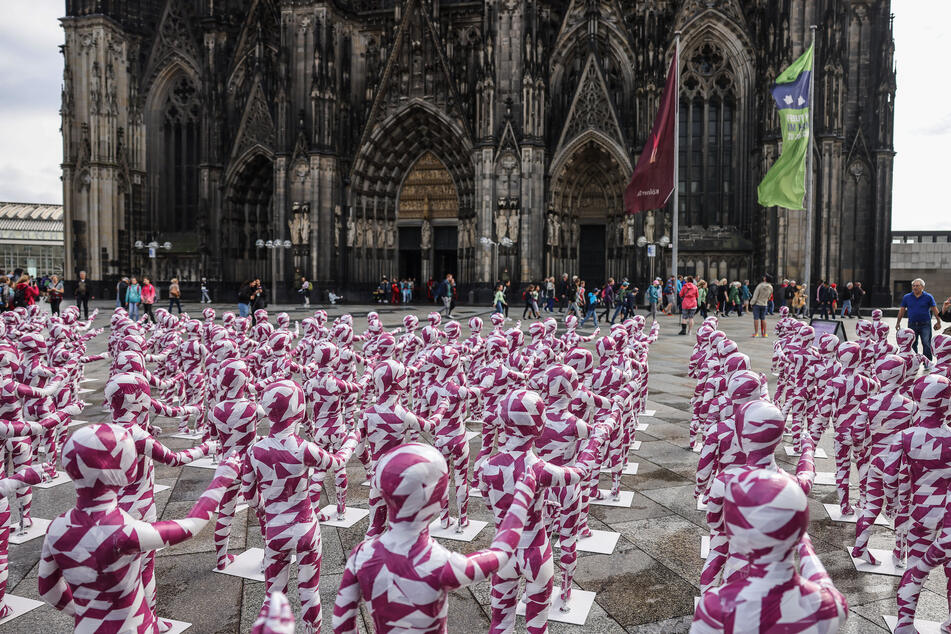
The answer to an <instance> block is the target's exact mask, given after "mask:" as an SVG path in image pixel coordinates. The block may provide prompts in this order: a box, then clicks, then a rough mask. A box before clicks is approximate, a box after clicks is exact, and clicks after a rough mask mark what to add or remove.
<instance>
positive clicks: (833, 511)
mask: <svg viewBox="0 0 951 634" xmlns="http://www.w3.org/2000/svg"><path fill="white" fill-rule="evenodd" d="M822 506H824V507H825V509H826V513H828V514H829V519H830V520H832V521H833V522H848V523H850V524H855V523H856V522H857V521H858V519H859V516H858V513H855V514H853V515H842V509H840V508H839V505H838V504H823V505H822ZM875 523H876V524H877V525H879V526H891V524H890V523H889V521H888V520H887V519H885V518H884V517H882V516H881V515H879V516H878V517H876V518H875Z"/></svg>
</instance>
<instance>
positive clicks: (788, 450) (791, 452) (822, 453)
mask: <svg viewBox="0 0 951 634" xmlns="http://www.w3.org/2000/svg"><path fill="white" fill-rule="evenodd" d="M783 451H785V452H786V455H787V456H789V457H790V458H792V457H795V456H798V455H799V454H798V453H796V451H795V450H794V449H793V448H792V447H790V446H789V445H786V446H785V447H783ZM812 456H813V457H814V458H828V457H829V454H827V453H826V450H825V449H823V448H822V447H819V448H818V449H816V450H815V452H813V454H812Z"/></svg>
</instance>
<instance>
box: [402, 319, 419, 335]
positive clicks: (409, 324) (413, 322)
mask: <svg viewBox="0 0 951 634" xmlns="http://www.w3.org/2000/svg"><path fill="white" fill-rule="evenodd" d="M403 328H405V329H406V332H415V331H416V329H417V328H419V317H417V316H416V315H404V316H403Z"/></svg>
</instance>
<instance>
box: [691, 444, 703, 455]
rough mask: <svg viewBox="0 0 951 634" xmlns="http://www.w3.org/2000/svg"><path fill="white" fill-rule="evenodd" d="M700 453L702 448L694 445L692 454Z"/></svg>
mask: <svg viewBox="0 0 951 634" xmlns="http://www.w3.org/2000/svg"><path fill="white" fill-rule="evenodd" d="M701 451H703V447H701V446H700V445H694V446H693V452H694V453H700V452H701Z"/></svg>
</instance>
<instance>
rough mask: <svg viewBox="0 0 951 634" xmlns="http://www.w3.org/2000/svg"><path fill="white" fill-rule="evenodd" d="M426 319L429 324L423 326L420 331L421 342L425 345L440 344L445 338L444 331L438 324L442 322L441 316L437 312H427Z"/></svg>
mask: <svg viewBox="0 0 951 634" xmlns="http://www.w3.org/2000/svg"><path fill="white" fill-rule="evenodd" d="M426 319H427V320H428V321H429V325H427V326H425V327H423V330H422V332H421V333H420V336H421V337H422V338H423V343H424V344H426V346H436V345H440V344H441V343H442V342H443V340H444V339H445V338H446V333H444V332H443V331H442V330H441V329H440V328H439V324H440V323H442V316H441V315H440V314H439V313H429V315H427V317H426Z"/></svg>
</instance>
